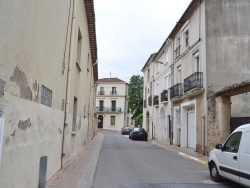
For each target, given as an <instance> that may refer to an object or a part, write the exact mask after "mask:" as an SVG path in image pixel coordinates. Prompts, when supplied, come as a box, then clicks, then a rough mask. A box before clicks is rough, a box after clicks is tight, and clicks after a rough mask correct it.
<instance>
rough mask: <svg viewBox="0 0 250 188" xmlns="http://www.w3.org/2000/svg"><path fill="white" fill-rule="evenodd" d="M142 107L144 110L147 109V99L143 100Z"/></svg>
mask: <svg viewBox="0 0 250 188" xmlns="http://www.w3.org/2000/svg"><path fill="white" fill-rule="evenodd" d="M143 105H144V108H147V99H144V101H143Z"/></svg>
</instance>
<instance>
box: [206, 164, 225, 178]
mask: <svg viewBox="0 0 250 188" xmlns="http://www.w3.org/2000/svg"><path fill="white" fill-rule="evenodd" d="M209 171H210V177H211V179H212V180H213V181H215V182H221V181H222V177H221V175H220V174H219V172H218V169H217V167H216V164H215V163H214V162H212V163H211V164H210V168H209Z"/></svg>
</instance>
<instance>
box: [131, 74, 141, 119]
mask: <svg viewBox="0 0 250 188" xmlns="http://www.w3.org/2000/svg"><path fill="white" fill-rule="evenodd" d="M128 107H129V110H130V111H131V113H132V118H135V117H138V116H139V117H141V118H142V112H143V76H140V75H133V76H132V77H131V78H130V81H129V87H128ZM136 119H138V118H136ZM139 122H140V121H139ZM139 122H136V123H139Z"/></svg>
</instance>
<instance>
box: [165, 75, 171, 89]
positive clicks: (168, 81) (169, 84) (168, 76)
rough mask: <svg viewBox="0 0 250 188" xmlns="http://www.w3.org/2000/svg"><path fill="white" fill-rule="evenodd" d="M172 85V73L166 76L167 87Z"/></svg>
mask: <svg viewBox="0 0 250 188" xmlns="http://www.w3.org/2000/svg"><path fill="white" fill-rule="evenodd" d="M170 87H171V77H170V74H168V75H167V76H165V89H168V88H170Z"/></svg>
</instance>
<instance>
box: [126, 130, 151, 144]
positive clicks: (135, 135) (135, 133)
mask: <svg viewBox="0 0 250 188" xmlns="http://www.w3.org/2000/svg"><path fill="white" fill-rule="evenodd" d="M129 138H130V139H132V140H135V139H143V140H146V141H147V140H148V133H147V131H146V130H145V129H144V128H142V127H135V128H133V129H132V131H131V132H130V133H129Z"/></svg>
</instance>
